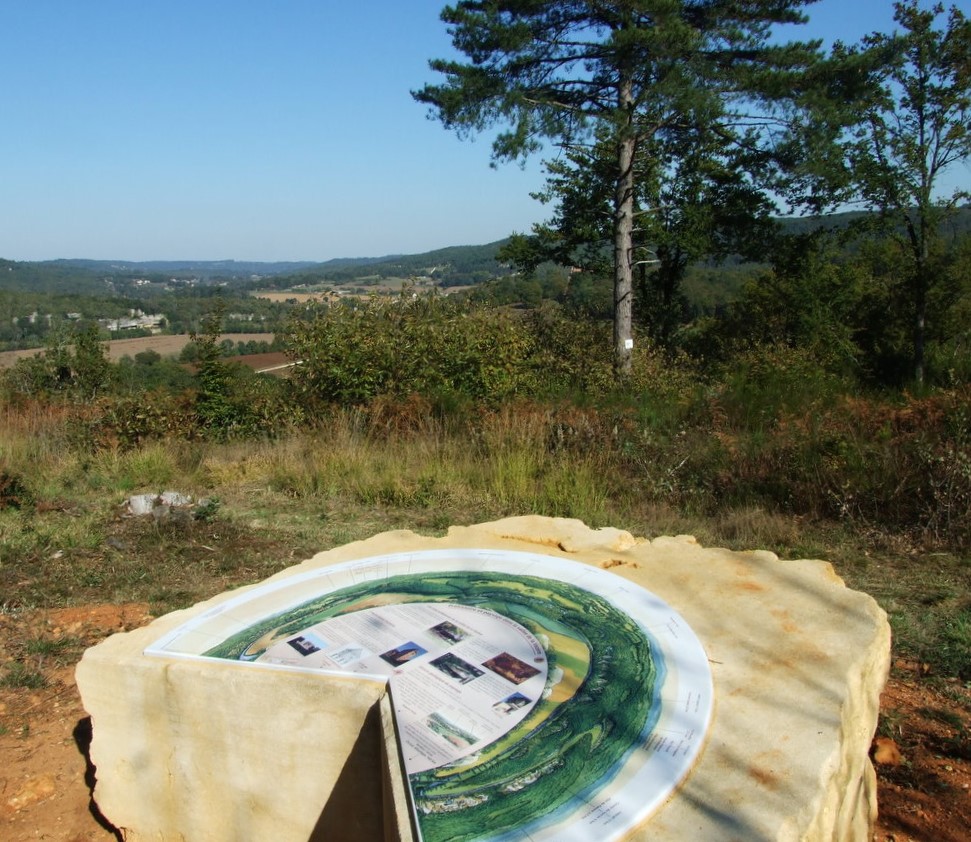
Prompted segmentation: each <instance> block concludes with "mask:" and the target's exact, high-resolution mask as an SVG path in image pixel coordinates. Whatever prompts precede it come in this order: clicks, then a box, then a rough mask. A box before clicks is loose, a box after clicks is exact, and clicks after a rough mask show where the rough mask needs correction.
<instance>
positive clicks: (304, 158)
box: [0, 0, 971, 261]
mask: <svg viewBox="0 0 971 842" xmlns="http://www.w3.org/2000/svg"><path fill="white" fill-rule="evenodd" d="M444 5H445V4H444V2H442V0H371V1H370V2H361V1H360V0H358V2H353V3H347V2H343V0H287V2H278V3H268V2H265V0H142V2H137V3H134V2H131V0H85V1H84V2H79V0H0V257H2V258H6V259H9V260H51V259H57V258H89V259H98V260H190V259H191V260H225V259H234V260H246V261H250V260H252V261H282V260H300V261H304V260H306V261H324V260H329V259H331V258H338V257H378V256H384V255H389V254H402V253H405V254H417V253H421V252H424V251H429V250H432V249H436V248H441V247H445V246H454V245H479V244H484V243H489V242H493V241H495V240H499V239H501V238H503V237H506V236H508V235H509V234H510V233H512V232H513V231H528V230H529V229H530V226H531V225H532V224H533V223H535V222H540V221H542V220H543V219H545V218H546V217H548V216H549V208H547V207H545V206H543V205H542V204H541V203H539V202H538V201H536V200H534V199H532V198H531V197H530V193H531V192H534V191H536V190H538V189H539V188H540V187H541V186H542V183H543V169H542V166H541V157H536V158H534V159H531V160H530V161H529V162H528V163H527V165H526V166H525V168H522V167H520V166H518V165H516V164H505V165H501V166H499V167H498V168H492V167H490V165H489V163H490V139H489V137H487V136H481V137H478V138H476V139H475V140H472V141H470V140H461V139H459V138H458V137H457V136H456V135H455V134H454V133H453V132H450V131H447V130H446V129H444V128H443V127H442V126H441V124H440V123H438V122H436V121H434V120H430V119H428V113H427V108H426V107H425V106H423V105H421V104H419V103H417V102H415V101H414V100H413V99H412V97H411V93H410V92H411V91H412V90H415V89H418V88H421V87H422V85H423V84H425V83H426V82H435V81H437V79H436V74H434V73H432V72H431V71H430V70H429V69H428V60H429V59H431V58H445V57H450V56H451V55H452V52H451V46H450V40H449V37H448V34H447V31H446V28H445V25H444V24H443V23H441V21H440V20H439V17H438V16H439V13H440V11H441V9H442V7H443V6H444ZM957 6H958V7H959V8H961V9H962V11H964V12H965V13H966V14H969V13H971V8H969V7H971V0H958V2H957ZM808 11H809V14H810V18H811V20H810V23H809V24H808V25H807V26H805V27H799V28H798V30H799V31H798V33H797V37H801V38H803V37H804V38H816V37H818V38H822V39H824V41H825V42H827V43H831V42H832V41H833V40H835V39H840V40H843V41H845V42H848V43H853V42H855V41H857V40H859V38H860V37H861V36H862V35H864V34H866V33H868V32H871V31H873V30H881V31H890V30H891V29H892V26H893V20H892V2H891V0H819V2H818V3H816V4H814V5H813V6H810V7H809V10H808ZM551 153H552V151H551ZM958 166H959V170H960V171H959V173H958V177H959V178H961V179H963V181H964V183H965V184H967V183H968V182H969V181H971V175H969V174H971V170H969V167H968V166H967V165H958Z"/></svg>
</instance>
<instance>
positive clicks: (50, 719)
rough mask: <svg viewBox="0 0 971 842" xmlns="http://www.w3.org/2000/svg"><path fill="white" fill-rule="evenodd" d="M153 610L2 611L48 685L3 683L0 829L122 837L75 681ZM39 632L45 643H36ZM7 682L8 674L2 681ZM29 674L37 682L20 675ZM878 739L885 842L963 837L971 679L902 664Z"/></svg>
mask: <svg viewBox="0 0 971 842" xmlns="http://www.w3.org/2000/svg"><path fill="white" fill-rule="evenodd" d="M150 619H151V617H150V615H149V613H148V606H147V605H145V604H140V603H136V604H127V605H91V606H87V607H84V608H71V609H63V610H50V611H19V612H16V613H0V663H3V664H4V668H5V670H6V674H7V675H9V674H10V673H9V664H10V662H11V661H12V660H14V659H16V658H19V659H21V660H22V659H23V658H24V656H25V653H27V660H28V662H29V664H30V665H31V666H36V668H37V669H36V674H43V675H44V676H45V677H46V679H47V681H46V684H44V685H43V686H37V687H30V686H18V687H10V686H0V838H2V839H4V840H7V842H26V840H36V839H48V840H59V842H95V841H97V842H106V840H120V839H121V836H120V835H119V834H118V833H117V832H116V831H114V830H113V829H112V828H111V826H110V825H109V824H108V823H107V822H106V821H105V820H104V819H103V818H101V817H100V816H99V815H98V813H97V808H96V807H94V806H93V805H92V802H91V797H90V789H91V784H92V782H93V780H94V770H93V769H92V768H91V767H90V766H89V764H88V762H87V760H86V755H85V750H86V747H87V745H88V743H89V742H90V728H91V726H90V721H89V720H88V718H87V715H86V714H85V712H84V710H83V708H82V707H81V701H80V698H79V697H78V694H77V690H76V688H75V685H74V665H75V664H76V662H77V660H78V659H79V658H80V656H81V653H82V652H83V650H84V649H85V648H86V647H88V646H91V645H93V644H95V643H97V642H98V641H99V640H101V639H103V638H104V637H107V636H108V635H110V634H113V633H114V632H118V631H125V630H128V629H132V628H136V627H138V626H140V625H143V624H144V623H146V622H148V621H149V620H150ZM37 641H45V642H46V643H45V644H44V645H43V646H40V645H39V644H38V643H37ZM7 683H8V684H9V683H12V682H7ZM20 683H22V684H30V683H31V682H30V681H29V680H27V677H26V676H25V678H24V680H23V681H22V682H20ZM882 708H883V718H882V722H881V726H880V729H879V736H878V738H877V740H876V741H875V744H874V759H875V761H876V768H877V775H878V779H879V795H878V799H879V808H880V819H879V823H878V827H877V832H876V833H875V834H874V837H873V838H874V840H877V841H878V842H904V841H905V840H913V842H967V840H968V839H969V838H971V835H969V828H971V792H969V786H971V743H969V735H971V689H969V688H968V687H967V686H965V685H963V684H961V683H960V682H958V681H957V680H950V681H947V680H939V679H936V678H935V677H933V676H928V675H926V674H925V671H924V669H922V667H921V665H919V664H909V663H905V662H897V663H896V664H895V665H894V670H893V675H892V677H891V680H890V682H889V684H888V686H887V689H886V691H885V693H884V696H883V704H882Z"/></svg>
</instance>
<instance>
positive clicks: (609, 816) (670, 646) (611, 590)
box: [145, 549, 713, 842]
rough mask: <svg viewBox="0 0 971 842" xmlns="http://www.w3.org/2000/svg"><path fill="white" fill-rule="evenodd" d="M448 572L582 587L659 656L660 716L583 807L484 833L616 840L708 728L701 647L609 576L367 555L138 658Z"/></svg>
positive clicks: (577, 567) (243, 602)
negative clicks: (621, 616) (375, 585)
mask: <svg viewBox="0 0 971 842" xmlns="http://www.w3.org/2000/svg"><path fill="white" fill-rule="evenodd" d="M451 570H454V571H456V572H474V571H487V572H490V573H509V574H512V575H519V576H537V577H540V578H546V579H553V580H557V581H562V582H566V583H568V584H571V585H574V586H576V587H578V588H582V589H585V590H588V591H591V592H592V593H595V594H597V595H598V596H601V597H603V598H604V599H606V600H608V601H609V602H611V603H612V604H613V605H614V606H616V607H617V608H618V609H620V610H621V611H623V612H625V613H626V614H627V615H628V616H630V617H631V618H632V619H634V620H635V621H636V622H637V623H638V625H639V626H640V627H641V629H642V630H643V631H644V633H645V634H646V635H647V636H648V637H649V639H650V640H651V643H652V644H653V645H654V646H655V647H656V648H657V649H658V650H660V655H661V657H662V659H663V663H664V668H665V672H664V676H663V683H662V685H661V689H660V700H661V710H660V715H659V716H658V719H657V721H656V723H655V724H654V725H653V727H652V728H651V729H650V733H646V734H643V735H642V742H641V744H640V745H638V746H635V747H633V749H632V751H631V753H630V754H629V755H628V757H627V758H626V759H625V761H624V762H623V765H622V768H621V769H620V771H619V772H618V773H617V774H616V775H615V776H614V777H613V778H612V780H611V781H610V782H609V783H608V784H607V785H606V786H604V787H602V788H601V789H599V790H598V791H596V792H595V793H593V794H592V795H591V796H590V797H589V798H588V799H587V803H586V806H585V807H581V808H579V809H577V810H574V811H572V812H571V813H569V814H568V815H565V816H563V817H562V819H556V820H555V823H553V824H545V825H543V826H541V827H535V826H530V827H529V828H525V829H522V830H519V831H513V832H511V833H506V834H503V835H501V836H498V837H493V838H495V839H502V840H510V841H511V840H526V839H529V840H535V842H541V840H549V842H553V840H556V842H588V840H590V839H594V838H595V839H597V840H602V842H611V841H612V840H618V839H620V838H621V837H622V836H624V835H625V834H626V833H628V832H629V831H630V830H631V829H632V828H634V827H635V826H636V825H638V824H640V823H641V822H643V821H644V820H645V819H646V818H647V817H648V816H649V815H650V814H651V813H653V812H654V811H655V810H656V809H657V808H658V807H660V806H661V805H662V804H663V803H664V802H665V801H666V800H667V798H668V797H669V796H670V795H671V793H672V792H673V791H674V789H675V787H676V786H677V785H678V783H679V782H680V781H681V779H682V778H683V777H684V776H685V775H686V774H687V773H688V771H689V770H690V768H691V766H692V765H693V763H694V762H695V760H696V758H697V757H698V755H699V753H700V752H701V749H702V747H703V745H704V740H705V735H706V733H707V730H708V727H709V725H710V723H711V716H712V707H713V687H712V680H711V671H710V669H709V667H708V658H707V655H706V654H705V651H704V648H703V647H702V645H701V642H700V641H699V640H698V638H697V637H696V636H695V634H694V632H693V631H692V630H691V628H690V627H689V626H688V624H687V622H685V620H684V619H683V618H682V617H681V616H680V614H678V613H677V612H676V611H675V610H674V609H672V608H671V607H670V606H669V605H668V604H667V603H666V602H664V601H663V600H662V599H660V598H659V597H657V596H656V595H655V594H653V593H651V592H650V591H647V590H645V589H644V588H642V587H640V586H639V585H637V584H635V583H633V582H631V581H629V580H627V579H624V578H622V577H620V576H618V575H616V574H613V573H610V572H609V571H606V570H602V569H600V568H598V567H592V566H590V565H586V564H581V563H579V562H575V561H571V560H569V559H562V558H556V557H553V556H547V555H540V554H535V553H523V552H511V551H507V550H484V549H451V550H421V551H415V552H406V553H391V554H387V555H380V556H371V557H368V558H363V559H358V560H355V561H350V562H345V563H342V564H336V565H332V566H329V567H326V566H325V567H319V568H315V569H313V570H308V571H306V572H304V573H299V574H296V575H293V576H288V577H284V578H280V579H276V580H272V581H269V582H266V583H264V584H262V585H257V586H256V587H254V588H251V589H248V590H247V591H245V592H244V593H241V594H240V595H239V596H237V597H233V598H230V599H228V600H226V601H225V602H222V603H220V604H219V605H217V606H214V607H213V608H211V609H209V610H208V611H205V612H203V613H202V614H200V615H198V616H196V617H192V618H190V619H189V620H187V621H186V622H185V623H183V624H182V625H180V626H178V627H177V628H175V629H173V630H172V631H170V632H168V633H167V634H165V635H163V636H162V637H161V638H160V639H159V640H157V641H156V642H155V643H153V644H152V645H151V646H149V647H148V648H147V649H145V653H146V654H148V655H153V656H164V657H176V658H192V659H203V660H210V658H208V657H206V656H204V655H202V653H203V652H205V651H207V650H208V649H210V648H212V647H213V646H216V645H218V644H219V643H222V642H223V641H224V640H225V639H226V638H228V637H229V636H231V635H232V634H235V633H236V632H238V631H242V630H244V629H245V628H247V627H250V626H252V625H253V624H254V623H255V622H258V621H259V620H260V619H261V618H265V617H268V616H272V615H274V614H277V613H280V612H282V611H286V610H289V609H292V608H295V607H297V606H299V605H301V604H303V603H305V602H307V601H309V600H311V599H314V598H316V597H320V596H324V595H326V594H328V593H331V592H333V591H337V590H341V589H343V588H346V587H350V586H353V585H359V584H361V583H363V582H367V581H375V582H377V581H381V580H384V579H387V578H389V577H391V576H397V575H413V574H416V573H426V572H428V573H431V572H436V573H441V572H448V571H451ZM240 663H247V662H240ZM250 663H252V662H250ZM252 666H255V667H257V668H262V669H267V668H273V667H268V666H266V665H263V664H256V663H252ZM283 669H292V670H299V669H300V668H299V667H283Z"/></svg>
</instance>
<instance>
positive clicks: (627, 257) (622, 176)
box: [614, 73, 637, 380]
mask: <svg viewBox="0 0 971 842" xmlns="http://www.w3.org/2000/svg"><path fill="white" fill-rule="evenodd" d="M617 98H618V105H619V106H620V108H621V110H622V111H623V112H626V113H627V114H628V115H629V114H631V111H632V104H633V93H632V90H631V82H630V78H629V77H628V76H626V75H625V74H623V73H622V74H621V80H620V84H619V86H618V92H617ZM636 147H637V139H636V136H635V134H634V132H633V127H632V126H631V125H630V122H628V125H626V126H624V127H623V129H622V130H621V135H620V137H619V138H618V140H617V184H616V189H615V191H614V375H615V377H616V378H617V379H618V380H623V379H624V378H626V377H627V376H628V375H630V372H631V362H632V358H633V353H632V349H633V345H634V338H633V333H632V321H633V299H634V268H633V263H632V256H633V254H634V153H635V150H636Z"/></svg>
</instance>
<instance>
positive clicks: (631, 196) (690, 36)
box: [414, 0, 818, 376]
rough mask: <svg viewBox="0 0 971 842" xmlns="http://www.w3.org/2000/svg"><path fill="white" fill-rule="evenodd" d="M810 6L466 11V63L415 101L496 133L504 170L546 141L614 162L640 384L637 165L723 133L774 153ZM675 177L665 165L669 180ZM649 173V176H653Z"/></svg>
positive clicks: (645, 4) (452, 66) (616, 267)
mask: <svg viewBox="0 0 971 842" xmlns="http://www.w3.org/2000/svg"><path fill="white" fill-rule="evenodd" d="M810 2H812V0H719V2H700V0H626V2H616V3H601V2H597V3H593V2H536V1H535V0H466V1H465V2H459V3H457V4H455V5H453V6H446V7H445V9H444V10H443V12H442V20H443V21H444V22H445V23H446V24H448V25H449V27H450V29H449V32H450V34H451V36H452V42H453V45H454V46H455V48H456V49H457V50H458V51H459V52H460V53H462V54H464V56H465V57H466V60H465V61H456V60H446V59H435V60H432V61H431V63H430V64H431V67H432V69H434V70H436V71H438V72H440V73H442V74H443V75H444V76H445V82H444V83H442V84H437V85H432V84H429V85H425V86H424V87H423V88H422V89H421V90H419V91H416V92H415V93H414V96H415V98H416V99H417V100H418V101H420V102H423V103H426V104H428V105H429V106H431V112H432V114H433V115H434V116H435V117H437V118H438V119H440V120H441V122H442V123H443V125H445V126H446V127H447V128H450V129H454V130H456V131H458V132H459V133H460V135H465V134H471V133H475V132H480V131H483V130H485V129H488V128H491V127H499V129H500V131H499V132H498V134H497V135H496V137H495V140H494V143H493V156H494V160H495V161H501V160H515V159H521V158H523V157H525V156H527V155H529V154H531V153H533V152H536V151H537V150H539V149H540V148H542V142H543V140H550V141H552V142H553V143H554V144H557V145H559V146H561V147H565V148H567V149H569V148H572V147H575V146H576V145H578V144H579V145H586V144H590V143H591V142H593V141H596V142H599V143H602V144H605V145H606V146H607V147H608V148H609V149H610V150H611V152H612V158H611V164H610V175H611V178H610V182H611V185H612V190H611V194H612V195H611V199H610V214H611V224H612V233H613V271H614V357H615V369H616V371H617V373H618V374H619V375H621V376H623V375H625V374H626V373H627V372H629V370H630V364H631V350H632V348H633V336H632V332H631V321H632V297H633V272H634V267H635V265H636V264H637V262H638V260H639V258H638V255H637V253H636V250H635V237H634V231H635V217H636V215H637V213H638V212H639V210H640V208H641V206H643V205H644V204H645V203H646V204H650V201H651V200H652V199H655V200H656V197H652V196H650V195H644V194H645V191H644V189H643V185H644V182H643V181H640V182H639V181H638V175H637V174H638V171H639V166H638V164H639V161H641V160H642V159H644V158H646V157H651V156H657V155H658V147H657V143H658V141H659V140H661V139H664V138H676V137H678V136H679V135H683V134H684V133H689V132H699V131H701V132H704V133H714V134H715V135H716V136H718V137H720V138H721V140H722V142H723V143H724V144H739V145H742V146H746V147H748V148H749V149H754V148H756V147H760V146H764V145H765V144H769V143H771V142H773V140H774V136H775V132H774V131H773V129H774V128H777V127H778V126H779V123H778V122H777V118H778V117H779V116H780V114H781V112H780V110H779V108H778V106H779V104H780V103H782V102H784V101H788V102H792V99H793V95H794V93H796V92H798V91H799V90H800V84H799V79H800V71H802V70H804V69H805V68H806V67H808V66H810V65H811V64H812V63H813V62H814V61H815V60H816V59H817V58H818V54H817V51H816V48H815V45H805V44H791V43H790V44H773V43H770V41H769V34H770V31H771V27H772V26H773V25H775V24H784V23H800V22H802V21H803V20H804V17H803V15H802V13H801V9H802V7H804V6H806V5H808V4H809V3H810ZM665 166H671V162H669V161H666V160H663V159H662V160H661V161H660V162H658V163H657V165H656V167H655V170H656V169H657V167H665ZM641 171H642V172H643V169H641Z"/></svg>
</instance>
